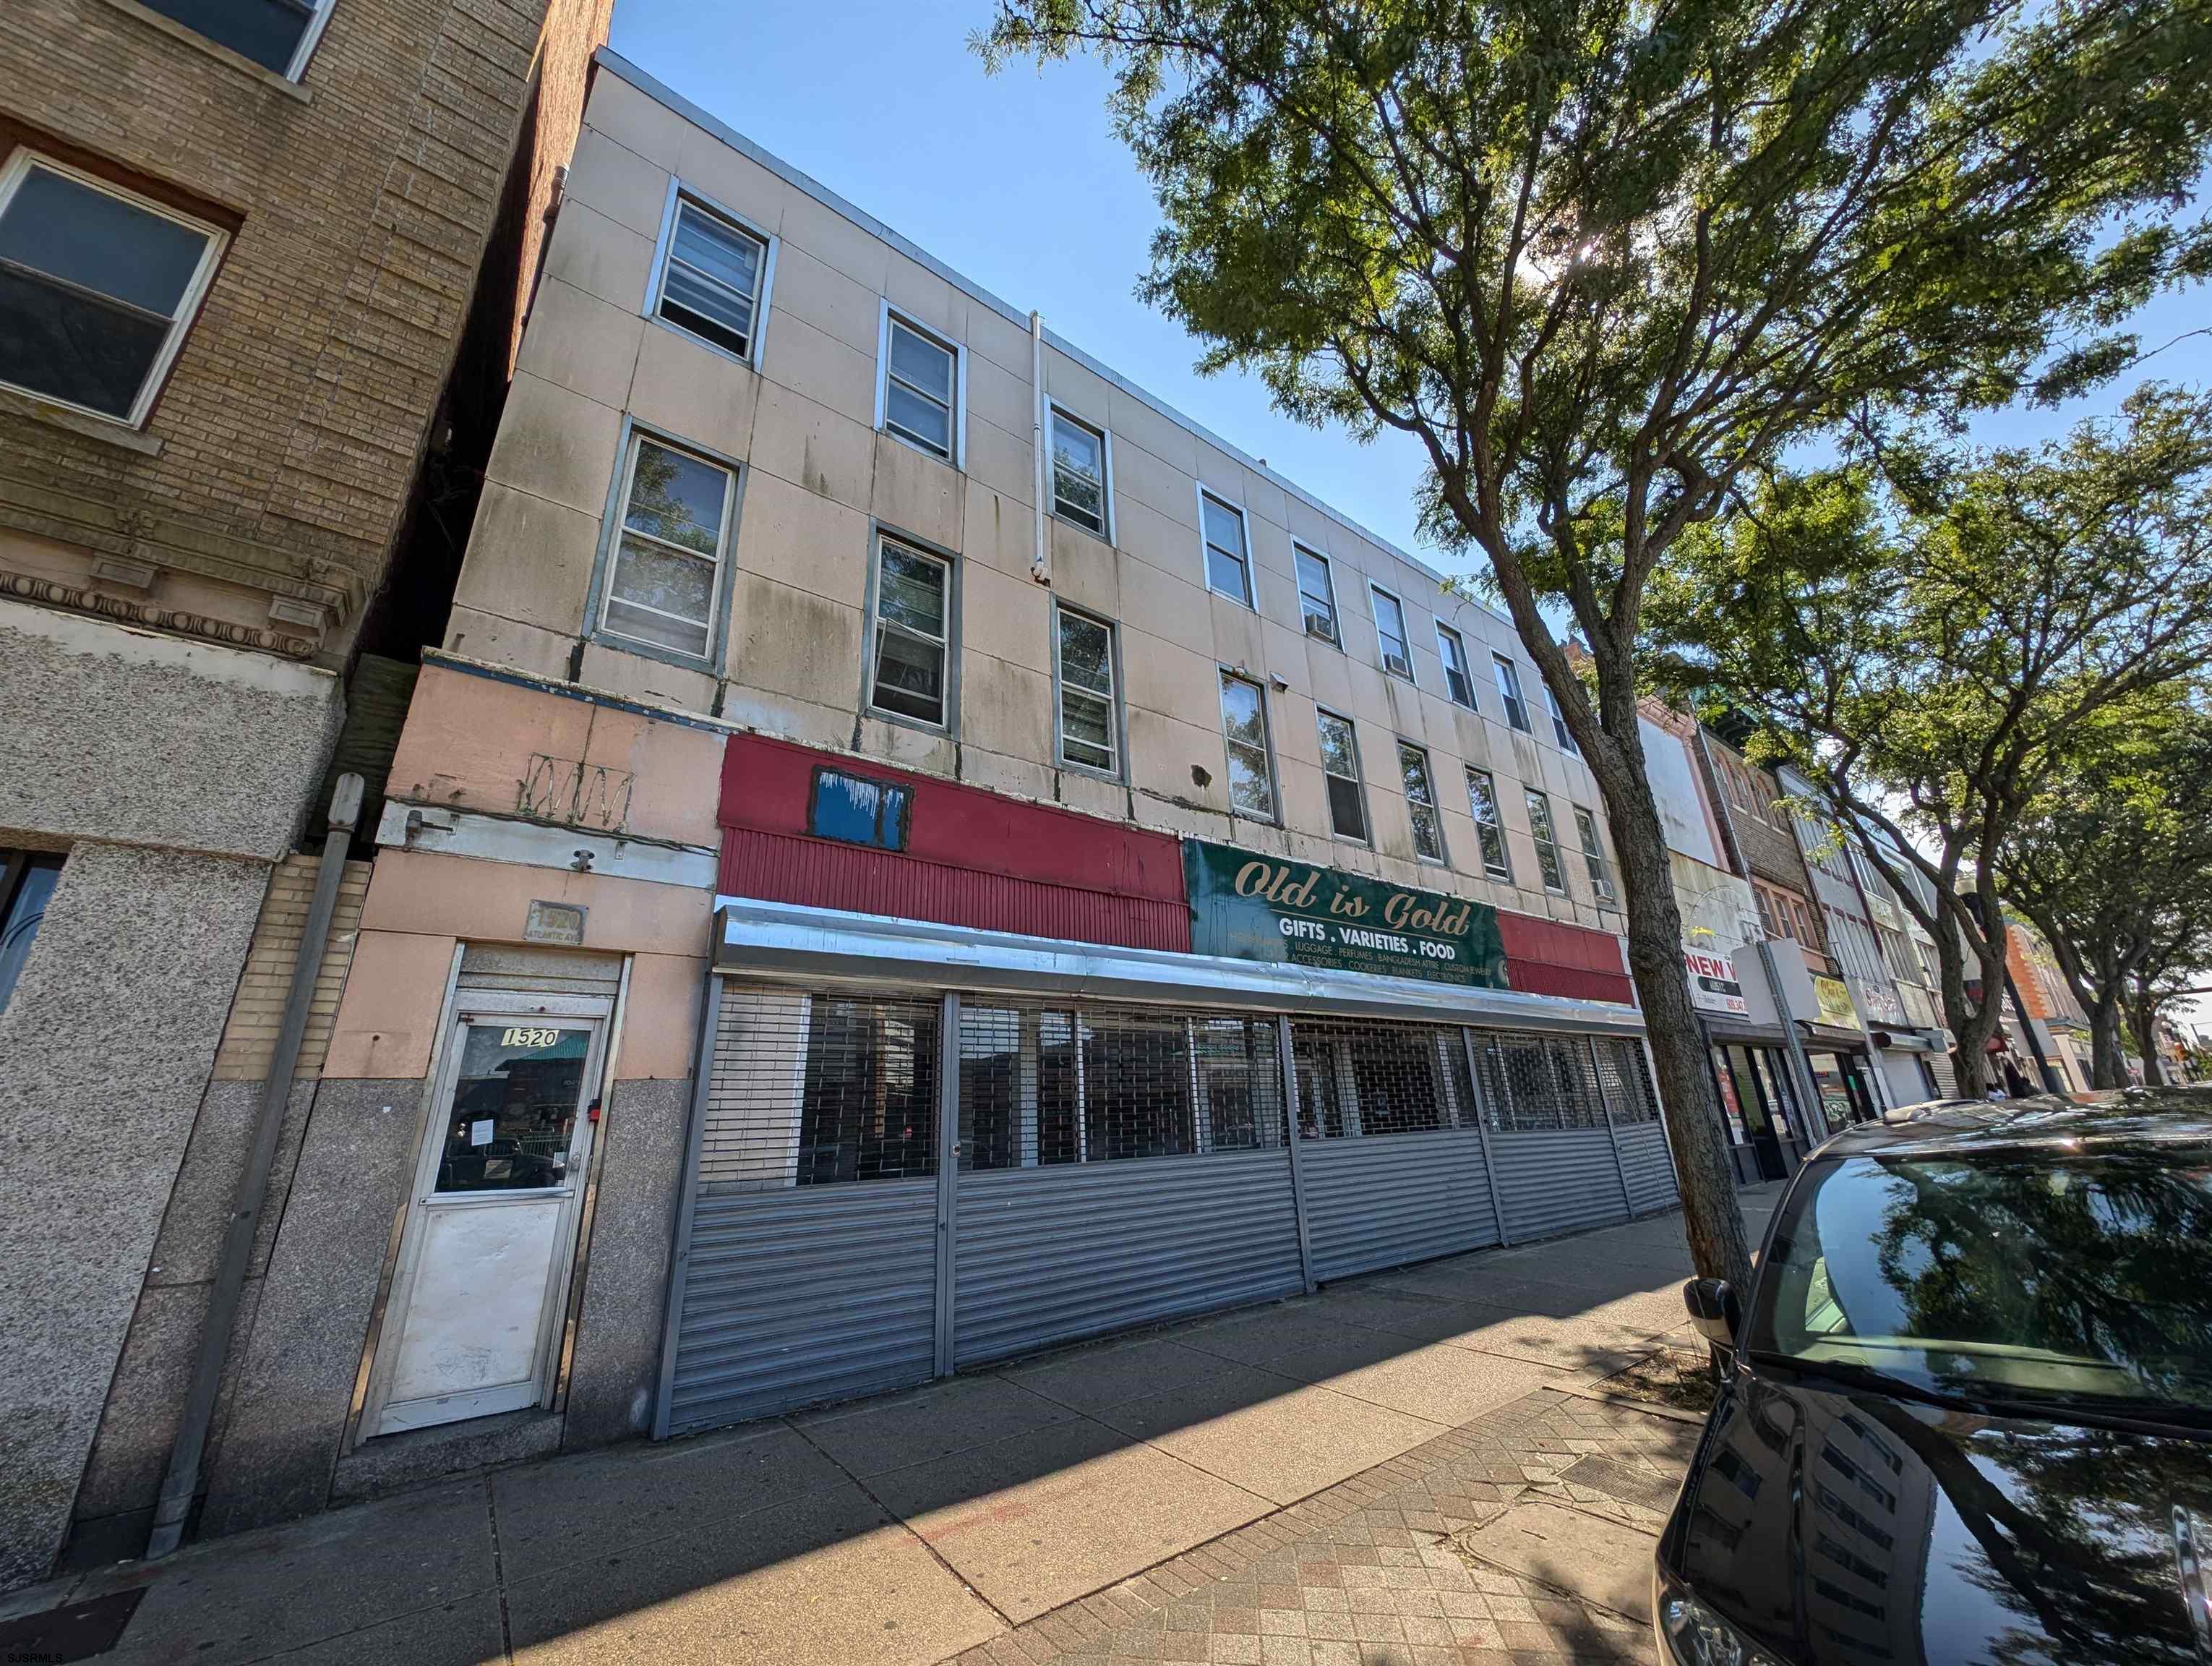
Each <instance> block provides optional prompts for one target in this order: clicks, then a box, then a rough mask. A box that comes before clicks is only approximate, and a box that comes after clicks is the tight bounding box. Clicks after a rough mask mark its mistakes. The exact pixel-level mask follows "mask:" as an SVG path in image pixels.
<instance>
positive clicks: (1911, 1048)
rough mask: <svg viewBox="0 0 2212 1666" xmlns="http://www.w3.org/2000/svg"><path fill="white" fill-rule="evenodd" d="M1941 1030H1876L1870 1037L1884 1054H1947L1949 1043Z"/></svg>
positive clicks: (1949, 1048) (1949, 1047)
mask: <svg viewBox="0 0 2212 1666" xmlns="http://www.w3.org/2000/svg"><path fill="white" fill-rule="evenodd" d="M1945 1034H1946V1032H1945V1031H1941V1030H1877V1031H1875V1032H1874V1035H1873V1036H1872V1037H1870V1039H1871V1040H1872V1041H1873V1043H1874V1044H1875V1046H1876V1047H1879V1048H1881V1049H1882V1050H1883V1051H1885V1052H1896V1053H1948V1052H1949V1051H1950V1050H1951V1043H1949V1042H1948V1040H1946V1039H1945Z"/></svg>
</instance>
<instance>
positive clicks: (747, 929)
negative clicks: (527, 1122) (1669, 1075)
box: [714, 897, 1644, 1036]
mask: <svg viewBox="0 0 2212 1666" xmlns="http://www.w3.org/2000/svg"><path fill="white" fill-rule="evenodd" d="M714 970H716V971H718V972H724V973H734V974H745V973H750V974H753V975H756V976H772V977H773V976H805V977H809V978H833V979H849V980H854V981H866V982H884V981H886V980H889V981H892V982H914V983H921V984H927V985H928V986H930V987H931V988H939V989H959V990H963V991H966V990H991V991H998V992H1003V993H1008V994H1062V995H1066V996H1068V997H1070V998H1078V997H1087V998H1089V999H1091V1000H1136V1001H1160V1002H1174V1003H1178V1004H1188V1005H1192V1006H1222V1007H1231V1008H1240V1009H1244V1010H1258V1011H1262V1012H1328V1013H1331V1014H1335V1015H1339V1016H1351V1017H1358V1018H1407V1019H1415V1020H1424V1021H1426V1022H1428V1023H1431V1024H1435V1023H1446V1024H1470V1025H1482V1026H1484V1027H1486V1028H1491V1029H1508V1030H1565V1031H1577V1032H1579V1033H1585V1034H1587V1033H1590V1032H1599V1033H1604V1034H1610V1035H1621V1036H1639V1035H1642V1034H1643V1033H1644V1014H1643V1013H1642V1012H1640V1011H1638V1009H1637V1008H1635V1007H1633V1006H1622V1005H1620V1003H1618V1002H1614V1001H1603V1000H1568V999H1565V998H1563V997H1559V996H1554V995H1535V994H1525V993H1523V992H1522V991H1520V990H1517V989H1479V988H1461V987H1459V986H1456V985H1453V984H1448V983H1431V982H1423V981H1420V980H1418V979H1413V978H1404V977H1381V976H1375V975H1374V974H1371V973H1367V972H1341V971H1330V970H1322V969H1320V968H1317V967H1308V966H1292V965H1282V964H1271V963H1267V962H1264V961H1256V960H1240V959H1233V958H1229V957H1227V956H1219V955H1193V954H1172V953H1169V952H1165V951H1164V950H1158V949H1126V948H1115V947H1109V946H1107V945H1101V944H1096V943H1073V942H1067V941H1064V940H1062V939H1056V938H1042V937H1024V936H1018V935H1016V934H1015V933H1011V932H986V931H975V930H972V929H970V928H969V927H963V926H940V925H937V924H934V923H933V922H930V921H919V920H899V919H895V918H892V917H890V916H889V915H873V914H848V913H844V912H842V911H841V910H839V909H817V908H808V907H805V906H803V905H801V904H799V903H769V902H763V901H761V900H760V899H758V898H757V897H716V898H715V899H714Z"/></svg>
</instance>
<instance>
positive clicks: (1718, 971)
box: [1682, 943, 1751, 1018]
mask: <svg viewBox="0 0 2212 1666" xmlns="http://www.w3.org/2000/svg"><path fill="white" fill-rule="evenodd" d="M1682 964H1683V965H1684V966H1685V967H1686V969H1687V970H1688V971H1689V974H1690V1005H1691V1006H1695V1007H1697V1008H1699V1010H1700V1011H1703V1012H1732V1013H1735V1015H1736V1016H1738V1017H1740V1018H1741V1017H1744V1016H1747V1015H1748V1014H1749V1012H1751V1003H1750V1002H1749V1001H1747V1000H1745V999H1744V998H1743V985H1742V984H1741V983H1739V982H1736V976H1735V962H1734V961H1733V960H1730V959H1729V958H1728V957H1727V956H1726V955H1724V954H1714V953H1712V952H1711V951H1709V950H1705V949H1693V948H1692V947H1691V946H1690V945H1688V944H1686V943H1685V944H1684V945H1682Z"/></svg>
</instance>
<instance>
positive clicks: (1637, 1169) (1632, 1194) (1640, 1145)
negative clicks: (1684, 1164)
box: [1620, 1122, 1681, 1215]
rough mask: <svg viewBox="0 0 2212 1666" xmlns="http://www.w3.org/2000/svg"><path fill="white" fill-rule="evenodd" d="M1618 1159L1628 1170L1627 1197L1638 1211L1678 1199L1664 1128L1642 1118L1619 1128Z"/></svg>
mask: <svg viewBox="0 0 2212 1666" xmlns="http://www.w3.org/2000/svg"><path fill="white" fill-rule="evenodd" d="M1620 1163H1621V1166H1622V1168H1624V1169H1626V1170H1627V1172H1628V1201H1630V1203H1632V1205H1633V1206H1634V1207H1635V1209H1636V1213H1638V1214H1639V1215H1645V1214H1652V1213H1656V1212H1657V1211H1659V1210H1661V1209H1671V1208H1673V1207H1674V1206H1675V1204H1677V1203H1678V1202H1680V1201H1681V1198H1680V1194H1679V1193H1677V1192H1676V1191H1675V1189H1674V1164H1672V1163H1670V1162H1669V1161H1668V1158H1667V1130H1666V1129H1664V1128H1661V1127H1660V1126H1659V1124H1658V1123H1656V1122H1645V1123H1643V1124H1640V1125H1639V1126H1638V1127H1635V1128H1623V1129H1621V1131H1620Z"/></svg>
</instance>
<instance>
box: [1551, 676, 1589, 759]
mask: <svg viewBox="0 0 2212 1666" xmlns="http://www.w3.org/2000/svg"><path fill="white" fill-rule="evenodd" d="M1544 707H1545V709H1546V710H1547V711H1549V712H1550V713H1551V714H1552V733H1553V738H1555V739H1557V740H1558V741H1559V750H1560V751H1563V752H1565V754H1566V755H1567V756H1568V757H1581V756H1582V755H1583V754H1582V749H1581V748H1580V747H1578V746H1577V745H1575V733H1574V731H1573V730H1572V729H1570V728H1569V727H1567V720H1566V719H1565V717H1564V716H1563V715H1561V714H1560V711H1559V696H1557V695H1555V694H1553V692H1552V685H1551V684H1549V683H1547V684H1544Z"/></svg>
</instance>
